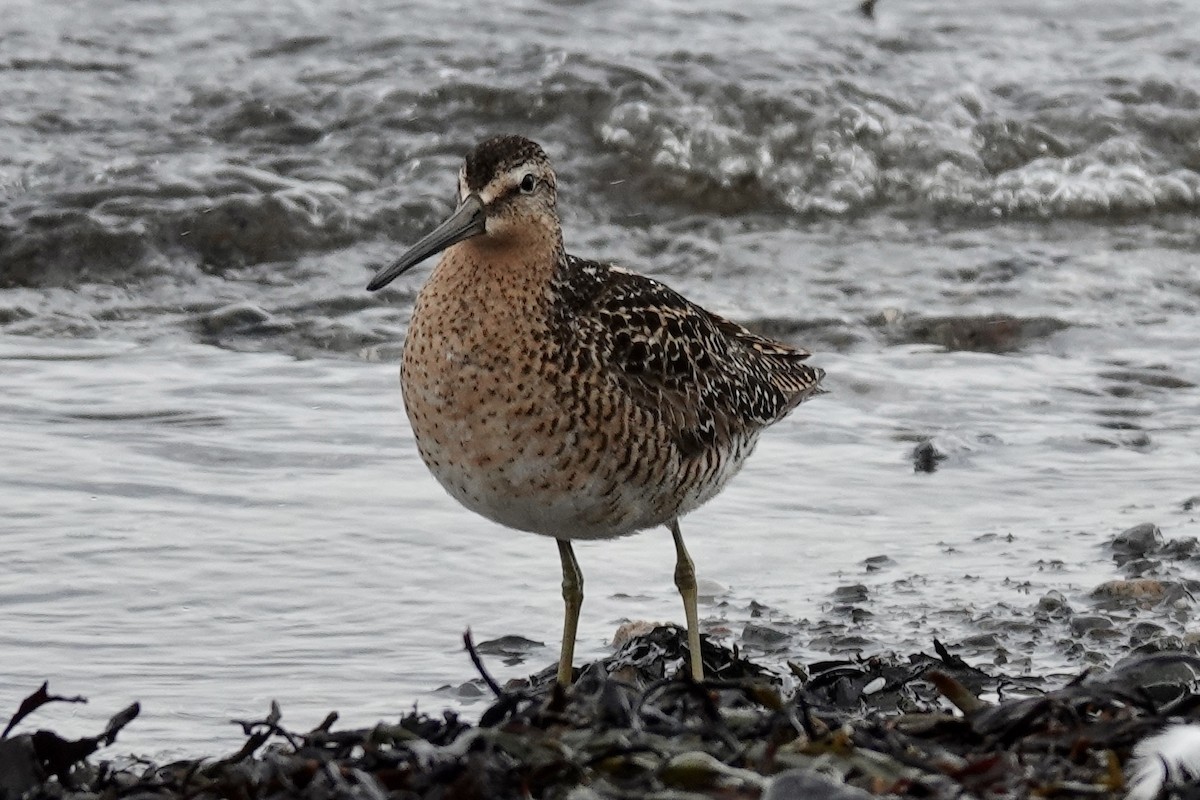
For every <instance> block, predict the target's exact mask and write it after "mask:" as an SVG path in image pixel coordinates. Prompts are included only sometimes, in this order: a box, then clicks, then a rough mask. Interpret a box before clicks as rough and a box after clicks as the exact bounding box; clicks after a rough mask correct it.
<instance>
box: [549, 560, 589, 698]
mask: <svg viewBox="0 0 1200 800" xmlns="http://www.w3.org/2000/svg"><path fill="white" fill-rule="evenodd" d="M556 541H557V542H558V557H559V558H561V559H562V571H563V581H562V592H563V603H564V604H565V606H566V618H565V620H564V621H563V638H562V653H561V654H560V655H559V657H558V682H559V684H560V685H562V686H570V685H571V678H572V676H573V673H572V671H571V662H572V661H573V660H574V658H575V632H576V631H577V630H578V629H579V609H580V607H581V606H583V573H582V572H580V571H579V562H578V561H576V560H575V551H574V550H572V549H571V543H570V542H569V541H567V540H566V539H558V540H556Z"/></svg>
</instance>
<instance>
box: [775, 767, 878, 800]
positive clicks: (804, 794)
mask: <svg viewBox="0 0 1200 800" xmlns="http://www.w3.org/2000/svg"><path fill="white" fill-rule="evenodd" d="M817 797H819V798H821V799H822V800H874V798H875V795H873V794H871V793H870V792H868V791H864V790H863V789H859V788H857V787H855V786H847V785H846V784H844V783H835V782H834V781H833V780H831V779H830V778H827V777H825V776H824V775H821V774H820V773H817V772H811V771H809V770H806V769H789V770H787V771H785V772H781V773H779V774H778V775H776V776H775V778H774V780H772V781H771V785H770V786H768V787H767V791H766V792H764V793H763V796H762V800H813V798H817Z"/></svg>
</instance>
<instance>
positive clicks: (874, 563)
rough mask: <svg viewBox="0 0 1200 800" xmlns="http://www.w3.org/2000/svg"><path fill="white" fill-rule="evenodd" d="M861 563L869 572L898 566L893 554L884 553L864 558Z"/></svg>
mask: <svg viewBox="0 0 1200 800" xmlns="http://www.w3.org/2000/svg"><path fill="white" fill-rule="evenodd" d="M861 563H862V565H863V567H864V568H866V570H867V572H879V571H880V570H883V569H885V568H887V567H894V566H896V561H895V559H893V558H892V557H891V556H883V555H881V556H871V557H870V558H864V559H863V560H862V562H861Z"/></svg>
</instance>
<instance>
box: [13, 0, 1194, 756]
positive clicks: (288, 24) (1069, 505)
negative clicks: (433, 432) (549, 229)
mask: <svg viewBox="0 0 1200 800" xmlns="http://www.w3.org/2000/svg"><path fill="white" fill-rule="evenodd" d="M1188 11H1189V9H1188V7H1187V6H1186V4H1180V3H1171V2H1151V3H1116V2H1107V3H1096V2H1089V3H1086V4H1084V3H1077V2H1068V1H1067V0H1061V2H1051V3H1015V2H1011V3H979V4H965V5H964V4H958V5H954V4H950V5H947V4H935V3H902V2H893V3H889V2H887V0H884V2H882V3H880V4H879V11H878V18H877V19H875V20H868V19H865V18H862V17H861V16H860V15H858V14H857V13H856V12H855V11H854V8H853V4H846V7H845V8H840V7H837V6H835V5H832V4H826V3H800V4H795V3H792V4H787V5H780V6H778V7H767V6H754V7H753V9H748V10H747V11H745V13H732V12H729V11H728V10H727V9H724V8H722V7H720V6H719V4H715V3H708V2H702V3H677V4H672V3H660V4H647V3H638V4H620V3H601V2H583V3H549V2H546V3H538V2H528V1H527V2H521V3H512V4H507V5H503V6H500V7H498V8H494V9H489V10H488V11H487V18H486V20H482V19H477V18H476V17H477V16H478V15H480V14H482V13H483V11H482V9H480V8H474V7H472V8H470V9H467V10H466V11H465V12H464V10H463V9H454V8H450V7H449V6H444V5H443V4H439V3H406V4H389V3H386V2H382V0H374V1H373V2H365V3H358V2H356V3H345V4H338V3H316V2H307V0H298V1H297V2H292V3H289V4H287V5H285V6H282V7H275V6H272V7H270V8H265V7H264V6H263V5H262V4H261V3H249V2H241V1H240V0H222V2H220V3H216V4H207V5H204V6H203V7H201V6H185V5H179V4H168V5H163V6H156V5H151V4H146V3H135V2H129V1H128V0H106V1H105V2H97V3H91V4H87V5H86V6H82V7H81V6H80V5H79V4H68V3H62V4H54V3H37V4H35V3H12V4H10V7H9V8H8V10H6V14H5V19H4V21H3V22H0V33H2V34H3V35H2V36H0V96H3V97H5V98H6V101H5V103H3V105H2V107H0V445H2V450H3V456H0V508H2V513H0V537H2V538H0V541H2V542H3V548H4V551H3V555H4V557H3V558H2V559H0V654H2V655H3V662H4V666H3V668H0V714H3V713H5V712H4V711H3V709H14V708H15V707H16V705H17V703H18V702H19V700H20V698H21V697H23V696H24V695H25V694H27V693H28V692H30V691H32V690H33V689H34V688H36V686H37V685H38V684H39V683H40V682H41V681H42V680H43V679H47V678H48V679H50V681H51V688H52V689H53V690H55V691H58V692H61V693H64V694H77V693H82V694H86V695H89V696H90V697H91V699H92V702H91V703H90V704H88V705H86V706H60V707H52V708H48V709H46V710H45V711H44V712H41V713H40V714H39V717H38V718H37V721H39V722H42V723H44V724H55V725H56V727H58V728H59V729H60V730H61V731H63V732H65V733H67V732H75V733H78V734H90V733H94V732H96V731H97V730H99V728H100V727H102V724H103V720H105V719H107V717H108V716H109V715H110V714H111V713H112V712H113V711H115V710H116V709H117V708H119V707H120V706H122V705H124V704H126V703H128V702H130V701H132V700H134V699H137V700H141V701H142V703H143V708H144V711H143V715H142V717H141V718H140V719H139V720H138V721H137V722H136V723H135V724H134V725H132V726H130V727H129V728H128V729H126V731H125V732H123V734H122V744H123V746H124V747H126V748H128V749H129V750H131V751H134V752H144V753H149V754H156V755H160V756H161V755H162V754H164V753H179V754H212V753H213V752H219V751H221V750H222V749H223V748H227V749H234V748H236V747H237V746H238V745H239V744H240V738H239V731H238V729H237V728H235V727H233V726H230V725H229V724H228V722H227V721H228V720H229V719H231V718H235V717H236V718H247V717H254V716H256V715H260V714H263V713H265V710H266V707H267V704H268V703H269V701H270V700H271V699H277V700H279V701H280V703H281V704H282V706H283V709H284V713H285V717H284V722H285V724H291V725H294V726H295V727H297V728H303V727H306V726H311V725H315V724H317V723H318V722H319V721H320V720H321V719H322V718H323V717H324V715H325V713H326V712H327V711H329V710H331V709H337V710H339V711H340V712H342V715H343V719H344V720H346V721H348V722H351V723H357V724H363V725H367V724H371V723H373V722H374V721H375V720H376V719H379V718H385V717H394V716H395V715H396V714H398V713H401V712H402V711H404V710H406V709H407V708H409V707H410V706H411V704H412V703H414V702H416V703H419V704H420V705H421V707H422V708H425V709H428V710H435V709H439V708H441V707H443V706H447V705H451V706H457V705H459V704H462V703H465V702H467V698H464V697H463V696H462V694H461V693H460V692H459V691H458V689H457V687H458V686H459V684H461V683H463V682H464V681H467V680H469V679H471V678H472V677H474V671H473V668H472V667H471V666H470V663H469V661H468V660H467V659H466V657H465V656H464V654H463V653H462V649H461V635H462V633H463V631H464V630H465V629H466V628H468V627H470V628H471V629H472V630H473V632H474V635H475V638H476V640H485V639H489V638H494V637H498V636H502V635H507V634H518V635H522V636H525V637H527V638H529V639H531V640H534V641H538V642H544V643H545V645H546V646H545V647H544V648H535V649H534V650H533V651H532V652H531V653H530V654H529V655H528V657H527V659H526V660H525V661H524V662H522V663H511V664H506V663H504V660H503V659H501V658H499V657H494V658H491V659H490V660H489V667H490V668H492V669H493V670H494V671H495V672H496V674H497V675H499V676H500V677H503V678H507V677H516V676H523V675H526V674H528V673H530V672H531V671H536V670H540V669H542V668H543V667H545V666H547V665H549V664H551V663H552V662H553V661H554V659H555V658H556V655H557V640H558V636H559V631H560V625H561V613H562V612H561V600H560V597H559V588H558V584H559V580H560V575H559V567H558V561H557V557H556V553H555V550H554V548H553V546H552V545H551V543H550V542H549V541H548V540H545V539H542V538H539V537H536V536H531V535H527V534H518V533H514V532H511V531H507V530H504V529H501V528H498V527H496V526H494V525H492V524H490V523H488V522H486V521H484V520H482V519H479V518H476V517H474V516H472V515H471V514H469V513H467V512H466V511H464V510H462V509H460V508H458V507H457V506H456V505H455V504H454V502H453V501H452V500H450V499H449V498H448V497H446V496H445V495H444V494H443V492H442V491H441V489H440V488H439V487H438V486H437V484H436V483H435V482H434V480H433V479H432V478H431V477H429V475H428V474H427V473H426V471H425V469H424V467H423V465H422V464H421V463H420V460H419V458H418V457H417V455H416V452H415V449H414V448H413V446H412V443H411V436H410V433H409V431H408V428H407V422H406V420H405V418H404V414H403V411H402V408H401V404H400V397H399V388H398V380H397V373H398V370H397V367H396V362H397V360H398V354H399V348H400V344H401V342H402V340H403V335H404V328H405V326H406V324H407V320H408V317H409V314H410V310H411V302H412V298H413V296H414V294H415V291H416V289H417V288H418V286H419V284H420V281H421V280H422V279H423V276H424V272H423V271H417V272H414V273H413V274H412V275H410V276H406V277H405V279H403V280H402V281H398V282H397V284H396V285H395V288H389V290H388V291H386V292H383V293H381V295H380V296H375V295H371V294H368V293H367V292H365V291H364V289H363V286H364V284H365V282H366V280H367V278H368V277H369V275H370V272H371V270H372V269H373V268H374V267H375V266H377V265H378V264H380V263H381V262H383V261H384V260H386V259H387V258H389V257H391V256H394V255H396V254H397V253H398V252H399V251H400V250H401V249H402V248H403V246H404V244H405V243H407V242H411V241H412V240H413V239H415V237H416V236H418V235H419V234H420V233H421V232H423V231H424V230H426V229H427V228H429V227H430V226H431V225H433V224H436V222H437V221H438V220H439V219H440V218H441V217H442V216H443V215H444V214H445V213H446V212H447V211H448V210H449V208H450V203H451V195H452V191H453V185H454V180H453V176H454V172H455V170H456V169H457V166H458V163H459V160H460V159H461V157H462V154H463V153H464V152H465V151H466V150H467V149H469V147H470V146H471V144H473V143H474V142H475V141H476V140H478V139H480V138H483V137H485V136H487V135H491V134H494V133H498V132H508V131H514V132H520V133H524V134H526V135H529V136H531V137H533V138H536V139H538V140H539V141H541V142H542V144H543V145H544V146H545V147H546V149H547V150H548V151H549V153H550V155H551V157H552V158H553V159H554V161H555V163H556V165H558V168H559V179H560V187H561V188H560V206H561V210H562V213H563V216H564V222H565V228H566V239H567V242H568V246H569V249H571V250H572V251H573V252H576V253H578V254H581V255H587V256H595V257H604V258H611V259H614V260H616V261H618V262H620V263H622V264H625V265H627V266H631V267H634V268H636V269H639V270H641V271H643V272H647V273H648V274H651V275H653V276H655V277H657V278H659V279H661V280H664V281H666V282H668V283H670V284H671V285H672V286H674V287H676V288H677V289H679V290H680V291H682V292H684V293H685V294H687V295H688V296H690V297H692V298H693V299H695V300H697V301H699V302H702V303H703V304H705V305H706V306H708V307H710V308H712V309H713V310H715V311H718V312H720V313H723V314H725V315H728V316H731V317H733V318H735V319H738V320H741V321H743V322H745V323H747V324H749V325H750V326H752V327H753V328H755V329H756V330H759V331H762V332H764V333H768V334H770V335H773V336H777V337H779V338H781V339H783V340H785V341H789V342H793V343H797V344H802V345H804V346H806V347H808V348H810V349H812V350H813V351H814V353H815V355H814V362H815V363H817V364H819V365H820V366H822V367H823V368H825V369H826V370H827V372H828V373H829V378H828V385H829V388H830V389H831V393H830V394H829V395H826V396H822V397H820V398H818V399H816V400H814V401H813V402H812V403H809V404H806V405H804V406H803V407H801V408H800V409H799V410H798V411H797V412H796V413H795V414H794V415H793V416H792V417H791V418H789V419H788V420H786V421H784V422H782V423H780V424H779V425H778V426H777V427H776V428H774V429H773V430H772V431H770V432H769V433H768V434H767V435H766V436H764V437H763V440H762V443H761V444H760V447H759V451H758V453H757V454H756V455H755V456H754V458H753V459H751V461H750V463H749V465H748V466H747V468H746V469H745V471H744V472H743V473H742V474H741V475H740V476H739V477H738V479H737V480H736V481H735V482H734V483H733V484H732V485H731V486H730V487H729V489H728V490H727V491H726V492H725V493H724V494H723V495H722V496H720V497H719V498H717V500H715V501H714V502H712V503H711V504H710V505H709V506H707V507H705V508H703V509H701V510H700V511H698V512H696V513H695V514H693V515H691V516H689V517H688V518H687V519H686V520H685V521H684V526H683V528H684V532H685V535H686V536H687V539H688V542H689V547H690V548H691V551H692V555H693V557H694V559H695V561H696V563H697V568H698V570H699V573H700V576H701V578H702V580H703V581H704V590H705V592H706V598H705V600H704V601H703V603H702V606H701V615H702V617H703V618H704V621H705V625H706V627H707V628H708V629H709V630H710V631H712V632H713V633H714V634H715V635H718V636H721V637H723V639H724V640H725V641H729V642H732V641H739V640H740V634H741V632H742V631H743V628H744V626H745V625H746V624H747V623H748V622H750V621H754V622H756V623H764V622H765V623H768V624H772V625H775V626H776V627H778V628H779V629H780V630H783V631H786V632H787V633H788V634H789V635H790V636H791V639H790V640H789V642H788V644H787V646H786V648H784V649H782V650H780V652H777V653H774V654H771V655H770V656H769V657H770V658H773V659H775V661H776V663H779V662H782V660H783V659H784V658H793V659H797V660H801V661H803V660H804V659H810V658H827V657H830V656H831V655H832V656H835V657H842V656H846V655H849V654H853V653H856V652H863V653H868V654H870V653H877V652H886V651H888V650H896V651H899V652H911V651H913V650H916V649H928V648H929V647H930V646H931V640H932V639H933V638H934V637H938V638H940V639H943V640H945V641H949V642H951V643H954V642H957V641H963V640H966V639H968V638H969V637H972V636H977V635H979V634H980V633H981V632H983V633H985V634H986V633H993V634H995V636H996V637H998V638H997V639H996V640H995V641H982V642H977V644H976V645H975V646H973V647H971V648H968V649H967V650H965V651H964V652H966V654H967V655H969V656H971V657H972V659H973V660H975V661H977V662H978V663H982V664H984V665H986V664H987V663H989V662H994V663H1001V662H1003V663H1005V665H1006V666H1005V668H1006V669H1017V670H1030V671H1032V672H1036V673H1039V674H1041V673H1045V672H1054V671H1060V672H1074V671H1077V670H1079V669H1081V668H1083V667H1084V666H1086V665H1088V664H1092V663H1100V664H1104V663H1111V662H1112V661H1113V660H1115V659H1116V658H1118V657H1120V655H1122V653H1123V652H1125V649H1126V648H1127V646H1128V638H1127V637H1114V638H1111V639H1094V640H1085V639H1081V638H1080V637H1077V636H1073V635H1072V634H1071V632H1070V631H1069V630H1066V629H1063V628H1062V627H1055V626H1053V625H1049V626H1047V625H1046V624H1044V621H1038V620H1036V619H1035V616H1034V610H1035V609H1036V607H1037V605H1038V602H1039V599H1040V598H1041V597H1042V596H1043V595H1045V594H1046V593H1047V592H1049V591H1051V590H1058V591H1061V592H1063V593H1064V594H1065V595H1066V597H1067V599H1068V601H1069V602H1070V603H1071V604H1072V605H1074V606H1075V607H1076V608H1079V609H1086V608H1087V607H1088V606H1089V604H1090V603H1091V602H1092V601H1091V600H1090V599H1089V593H1090V592H1091V590H1092V589H1093V588H1094V587H1095V586H1096V585H1097V584H1098V583H1100V582H1102V581H1105V580H1110V579H1113V578H1116V577H1120V576H1121V575H1122V574H1123V573H1122V572H1121V571H1120V570H1119V569H1118V567H1117V566H1116V565H1114V563H1113V561H1112V559H1111V553H1110V551H1109V549H1108V548H1107V546H1106V543H1107V542H1108V540H1110V539H1111V537H1112V536H1113V535H1114V534H1116V533H1117V532H1119V531H1120V530H1122V529H1123V528H1126V527H1129V526H1131V525H1134V524H1137V523H1141V522H1146V521H1150V522H1156V523H1158V524H1159V525H1160V526H1162V528H1163V531H1164V533H1165V534H1166V536H1167V537H1168V538H1175V539H1178V538H1183V537H1186V536H1196V535H1198V534H1200V525H1198V524H1197V521H1196V514H1195V512H1193V511H1191V510H1185V501H1186V500H1187V499H1188V498H1190V497H1192V496H1194V495H1197V494H1200V478H1198V477H1197V476H1200V425H1198V424H1197V418H1198V412H1200V391H1198V390H1197V385H1198V384H1200V358H1197V356H1196V343H1197V341H1200V322H1197V315H1198V313H1200V270H1198V268H1197V263H1196V255H1195V253H1196V249H1197V245H1198V243H1200V222H1198V220H1197V217H1196V211H1197V208H1198V207H1200V94H1197V91H1196V89H1195V88H1194V87H1196V86H1200V18H1197V17H1196V15H1194V14H1191V13H1188ZM924 441H931V442H932V443H933V446H934V447H935V448H936V449H937V451H938V452H939V453H941V454H943V455H945V456H946V457H945V459H943V460H941V461H939V462H937V467H938V468H937V470H936V471H935V472H932V473H922V472H915V471H914V469H913V459H912V452H913V450H914V448H915V447H916V446H917V445H918V444H919V443H921V442H924ZM577 551H578V554H579V559H580V562H581V565H582V568H583V570H584V574H585V577H586V580H587V599H586V601H585V604H584V610H583V618H582V624H581V630H580V644H579V651H578V653H577V659H578V660H580V661H582V660H585V659H589V658H594V657H597V656H599V655H601V654H603V653H604V652H606V649H607V647H608V642H609V640H610V639H611V636H612V633H613V631H614V630H615V628H616V627H617V625H618V624H619V623H620V622H621V621H622V620H626V619H651V620H672V621H679V620H680V618H681V617H682V614H681V613H680V609H679V602H678V598H677V596H676V594H675V591H674V586H673V584H672V569H673V550H672V547H671V543H670V539H669V536H667V535H666V532H665V531H651V532H646V533H644V534H642V535H639V536H635V537H630V538H627V539H623V540H620V541H615V542H602V543H593V544H588V543H584V544H581V545H579V546H578V547H577ZM875 556H887V557H888V560H886V561H871V562H868V561H867V559H870V558H872V557H875ZM1177 570H1178V574H1176V575H1175V576H1174V577H1178V578H1183V579H1194V578H1196V577H1198V576H1197V574H1196V572H1197V570H1196V568H1195V566H1194V564H1192V563H1191V562H1186V563H1183V564H1181V565H1178V566H1177ZM856 584H862V586H863V587H864V588H865V593H866V594H865V599H859V600H855V601H853V602H849V601H846V600H845V598H846V597H848V596H855V594H856V592H855V591H851V592H848V593H847V592H846V591H845V590H844V589H843V591H842V592H838V589H839V587H846V586H853V585H856ZM752 602H753V603H754V604H757V605H752ZM758 605H765V606H766V607H767V610H766V611H765V612H764V611H761V610H757V611H756V609H757V608H758ZM756 613H757V614H761V616H757V617H756V616H752V615H754V614H756ZM1135 620H1152V621H1155V622H1156V623H1158V624H1162V625H1164V626H1165V627H1167V628H1168V629H1169V630H1170V631H1172V632H1174V633H1178V634H1180V635H1186V634H1187V633H1188V632H1189V631H1191V630H1192V624H1191V606H1190V604H1188V603H1184V604H1183V605H1181V606H1177V607H1172V608H1170V609H1166V610H1164V609H1153V608H1148V609H1146V610H1144V612H1141V611H1139V612H1138V613H1137V614H1135V615H1134V616H1133V617H1131V619H1130V621H1131V622H1132V621H1135ZM445 685H449V686H450V687H451V688H450V689H449V690H445V691H439V687H442V686H445Z"/></svg>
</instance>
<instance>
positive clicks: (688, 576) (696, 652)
mask: <svg viewBox="0 0 1200 800" xmlns="http://www.w3.org/2000/svg"><path fill="white" fill-rule="evenodd" d="M667 527H668V528H670V529H671V536H672V537H674V539H675V586H676V587H678V589H679V594H680V595H681V596H682V597H683V613H684V615H685V616H686V617H687V634H688V652H689V653H691V656H692V679H693V680H696V681H702V680H704V662H703V661H702V660H701V659H700V617H699V614H698V613H697V612H696V565H695V564H693V563H692V557H691V556H689V555H688V551H687V548H686V547H684V546H683V534H682V533H680V532H679V520H677V519H673V520H671V522H670V523H668V525H667Z"/></svg>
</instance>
